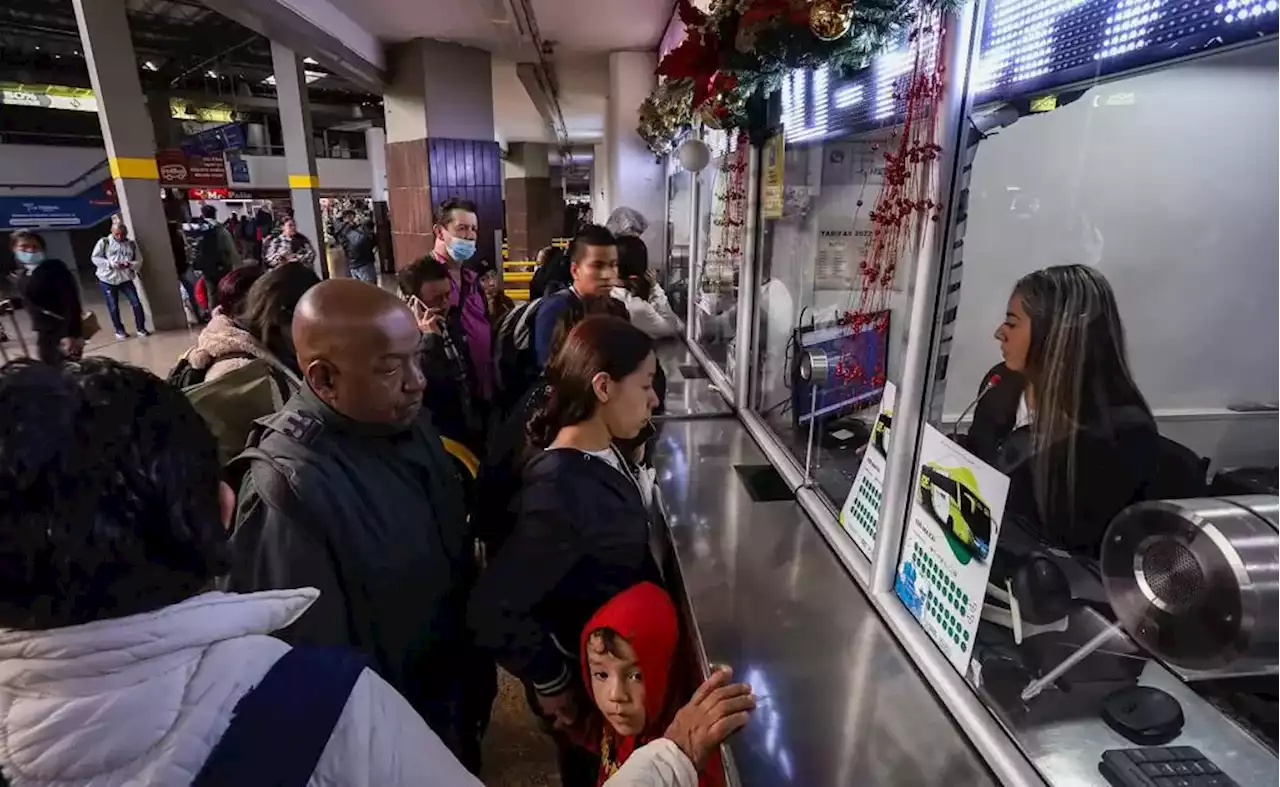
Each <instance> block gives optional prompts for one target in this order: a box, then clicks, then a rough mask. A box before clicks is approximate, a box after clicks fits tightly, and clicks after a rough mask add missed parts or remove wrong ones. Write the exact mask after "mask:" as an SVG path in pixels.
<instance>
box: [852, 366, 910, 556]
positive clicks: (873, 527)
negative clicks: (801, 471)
mask: <svg viewBox="0 0 1280 787" xmlns="http://www.w3.org/2000/svg"><path fill="white" fill-rule="evenodd" d="M897 400H898V389H897V387H896V386H895V385H894V384H893V383H891V382H889V381H888V380H886V381H885V384H884V394H883V396H881V398H880V412H878V413H876V422H875V425H874V426H872V427H871V439H870V440H869V441H867V447H866V450H865V451H864V452H863V454H862V464H860V465H858V475H857V477H856V478H854V479H853V486H852V487H850V488H849V497H848V498H846V499H845V501H844V506H843V507H842V508H841V509H840V524H841V525H843V526H844V529H845V531H846V532H847V533H848V534H849V537H850V538H852V539H853V543H855V544H857V545H858V549H861V550H862V554H864V555H866V556H867V559H868V560H870V559H871V556H872V555H873V554H874V553H875V550H876V532H877V531H878V530H879V528H880V502H881V499H882V497H883V496H884V468H885V462H886V461H888V458H889V433H890V431H891V430H892V429H893V406H894V402H896V401H897Z"/></svg>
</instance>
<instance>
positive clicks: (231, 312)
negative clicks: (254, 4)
mask: <svg viewBox="0 0 1280 787" xmlns="http://www.w3.org/2000/svg"><path fill="white" fill-rule="evenodd" d="M266 272H267V270H266V268H263V267H262V266H261V265H258V264H249V265H245V266H244V267H241V268H236V269H235V270H233V271H231V272H230V273H228V274H227V275H226V276H223V277H222V279H221V280H220V281H219V282H218V295H217V297H216V298H215V299H214V303H213V307H214V308H215V309H217V310H218V311H220V312H221V313H223V314H225V315H227V316H228V317H230V318H231V319H233V320H234V319H236V318H237V317H239V316H240V315H242V314H244V310H245V306H246V305H247V304H248V302H249V290H250V289H251V288H252V287H253V284H254V282H256V281H257V280H258V279H260V278H262V276H263V274H265V273H266Z"/></svg>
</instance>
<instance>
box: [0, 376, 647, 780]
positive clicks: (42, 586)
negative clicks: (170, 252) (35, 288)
mask: <svg viewBox="0 0 1280 787" xmlns="http://www.w3.org/2000/svg"><path fill="white" fill-rule="evenodd" d="M0 423H2V424H5V428H4V429H0V490H2V491H0V499H2V500H3V501H4V504H3V505H0V565H2V566H5V567H6V568H5V570H4V571H0V740H3V741H4V743H5V745H4V746H0V784H3V783H6V782H7V783H8V784H9V785H12V787H55V786H56V787H88V786H89V785H106V784H112V785H149V787H186V786H187V785H191V784H193V783H194V784H196V785H201V787H205V786H206V785H210V786H211V787H229V785H225V783H223V782H219V781H217V779H216V778H214V777H212V776H211V775H210V772H209V771H207V770H206V768H209V769H214V765H215V764H216V763H217V761H218V759H219V755H218V754H217V750H218V749H219V748H222V750H223V752H224V754H223V755H222V756H224V757H225V756H230V755H229V754H228V753H226V752H227V750H226V748H225V746H224V740H231V739H232V736H233V734H234V732H235V730H236V729H237V728H240V725H243V724H245V723H247V722H246V721H244V719H245V718H248V711H247V710H245V709H246V708H247V707H249V704H250V703H252V701H253V699H252V698H253V697H254V696H255V692H256V691H258V689H257V688H256V687H259V686H261V685H263V684H264V683H266V681H267V680H268V679H269V677H270V675H271V673H272V671H273V669H275V668H276V667H277V665H285V664H289V663H292V664H297V663H298V662H297V659H296V656H297V655H300V654H293V655H290V654H291V648H290V647H289V646H288V645H287V644H285V643H284V642H283V641H281V640H279V639H276V638H275V637H273V636H272V634H273V633H274V632H276V631H278V630H279V629H281V628H284V627H286V626H288V625H289V624H291V623H292V622H293V621H295V620H297V619H298V618H299V617H300V616H302V615H303V614H304V613H305V612H306V611H307V609H308V608H309V607H311V606H312V605H313V604H314V603H315V601H316V598H317V596H318V593H317V591H316V590H315V589H312V588H308V587H302V588H297V589H280V590H270V591H264V592H259V593H244V594H227V593H220V592H214V591H210V590H209V588H210V587H211V586H212V584H213V581H214V579H215V577H217V576H218V575H219V574H222V573H223V572H224V571H225V570H226V569H227V544H226V538H227V537H226V531H225V526H226V524H227V523H228V522H229V521H230V519H231V516H232V511H233V509H234V505H235V497H234V495H233V494H232V492H231V490H230V488H228V487H227V485H226V484H224V483H221V482H220V481H219V465H218V457H217V449H216V444H215V441H214V438H213V435H211V434H210V433H209V430H208V428H207V427H206V426H205V424H204V422H203V420H201V418H200V416H199V415H197V414H196V412H195V410H194V409H193V408H192V406H191V405H190V404H189V403H188V401H187V400H186V398H185V397H184V396H183V395H182V394H181V393H180V392H178V391H177V390H175V389H173V388H172V387H170V386H168V385H166V384H165V383H164V382H162V381H161V380H159V379H158V378H156V377H154V376H153V375H151V374H149V373H148V372H145V371H143V370H141V369H137V368H134V367H131V366H128V365H126V364H123V363H120V362H118V361H114V360H110V359H106V358H90V359H86V360H85V361H83V362H81V363H73V364H63V365H60V366H48V365H44V364H38V363H33V362H30V361H26V360H22V361H15V362H14V363H11V364H9V365H7V366H5V367H4V368H2V369H0ZM286 659H287V660H286ZM281 669H284V666H281ZM319 677H320V678H321V679H324V678H325V677H326V674H324V673H321V674H320V675H319ZM352 677H354V682H353V683H351V684H350V693H349V695H347V697H346V699H345V702H343V703H342V704H341V705H338V706H337V707H336V708H333V711H334V716H333V719H334V723H333V726H332V729H331V731H327V737H320V738H319V741H320V742H319V743H318V744H316V746H315V749H314V751H313V752H311V753H310V755H309V756H310V761H306V760H305V759H301V758H302V755H303V754H304V753H303V752H300V751H298V750H296V749H291V748H290V746H291V744H290V743H289V742H290V741H291V740H294V738H293V737H291V736H290V735H279V736H272V735H268V736H264V738H265V739H264V740H262V741H261V743H262V744H263V745H262V746H261V747H259V748H258V749H257V753H258V755H260V756H262V757H263V759H262V760H258V761H257V762H258V764H259V765H262V766H264V767H265V766H266V765H267V764H268V763H267V762H266V761H264V760H267V759H270V758H276V757H279V758H290V757H294V756H298V757H299V758H300V761H301V762H302V765H303V767H304V768H307V769H309V770H308V771H307V772H308V773H310V777H309V779H304V780H303V781H305V782H306V783H308V784H311V785H317V786H318V785H327V784H341V785H353V786H356V787H365V786H367V787H397V786H398V785H403V786H404V787H408V785H422V784H427V785H433V786H435V785H439V786H440V787H479V783H478V782H477V781H476V780H475V779H474V778H472V777H471V776H470V775H469V774H468V773H467V772H466V771H465V770H464V769H463V767H462V765H461V764H459V763H458V761H457V760H455V759H454V758H453V756H452V755H450V753H449V751H448V750H447V749H446V748H445V747H444V746H443V745H442V743H441V741H440V739H439V738H438V737H436V735H435V734H434V733H433V732H432V731H431V730H430V729H429V728H428V727H427V725H426V723H425V722H424V721H423V720H422V719H421V717H419V715H418V714H417V713H416V712H414V710H413V708H412V707H410V705H409V703H408V702H406V701H405V700H404V698H402V697H401V696H400V695H399V694H397V693H396V692H395V690H394V689H392V688H391V687H390V686H389V685H387V682H386V681H384V680H383V679H382V678H381V677H379V676H378V675H377V674H376V673H375V672H374V671H373V670H370V669H367V668H366V669H359V671H358V672H357V673H356V674H355V675H354V676H352ZM320 691H323V689H315V688H314V687H313V686H306V687H303V688H302V689H301V690H296V691H295V697H294V700H295V701H290V702H282V703H278V708H277V711H278V712H280V713H284V714H286V715H289V714H291V713H292V716H290V717H289V719H288V721H289V723H291V724H292V725H294V729H297V728H300V727H302V726H305V725H306V724H307V723H308V721H307V719H304V718H298V714H301V713H305V712H306V710H305V709H306V708H307V707H308V702H307V701H306V697H304V696H303V692H306V693H307V694H315V693H317V692H320ZM338 699H339V700H340V699H341V696H340V695H339V697H338ZM241 711H244V713H245V715H244V716H241V715H240V713H241ZM264 749H265V752H264ZM668 749H669V747H668ZM239 753H240V754H241V755H242V756H248V755H249V754H250V753H251V752H249V751H248V750H246V749H240V751H239ZM193 779H194V782H193ZM244 783H249V782H244ZM295 783H302V782H295Z"/></svg>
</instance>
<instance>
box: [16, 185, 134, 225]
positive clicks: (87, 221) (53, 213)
mask: <svg viewBox="0 0 1280 787" xmlns="http://www.w3.org/2000/svg"><path fill="white" fill-rule="evenodd" d="M118 210H120V206H119V204H118V203H117V202H116V198H115V193H114V188H113V187H112V184H111V182H110V181H107V182H105V183H101V184H98V185H97V186H92V187H90V188H88V189H86V190H85V191H83V192H81V193H80V194H76V195H74V196H68V197H0V229H4V230H20V229H25V230H39V229H81V228H84V227H92V226H94V225H95V224H99V223H101V222H103V221H106V220H107V219H108V218H110V217H111V214H113V213H115V212H116V211H118Z"/></svg>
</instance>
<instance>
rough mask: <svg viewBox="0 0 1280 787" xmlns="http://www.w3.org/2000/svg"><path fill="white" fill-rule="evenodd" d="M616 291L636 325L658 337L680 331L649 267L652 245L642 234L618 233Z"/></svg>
mask: <svg viewBox="0 0 1280 787" xmlns="http://www.w3.org/2000/svg"><path fill="white" fill-rule="evenodd" d="M612 294H613V297H615V298H617V299H618V300H620V301H622V302H623V303H624V304H626V307H627V311H628V312H629V313H630V314H631V324H632V325H634V326H636V327H637V328H639V329H640V330H642V331H644V332H645V333H647V334H649V335H650V336H652V337H653V338H655V339H662V338H664V337H667V336H675V335H676V331H677V327H676V326H677V322H676V314H675V312H674V311H672V309H671V304H670V303H669V302H668V301H667V293H666V292H665V291H664V290H663V289H662V285H661V284H658V281H657V278H656V277H655V276H654V273H653V269H652V268H650V267H649V248H648V247H647V246H646V245H645V242H644V241H642V240H640V238H639V237H638V236H635V235H620V236H619V237H618V286H616V287H614V288H613V293H612Z"/></svg>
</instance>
